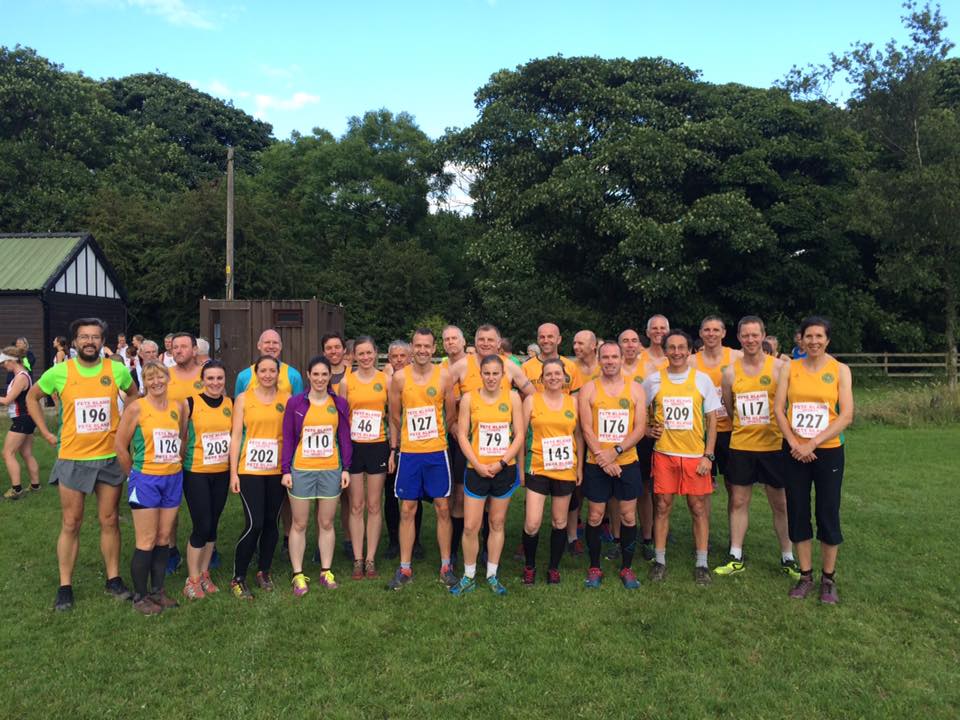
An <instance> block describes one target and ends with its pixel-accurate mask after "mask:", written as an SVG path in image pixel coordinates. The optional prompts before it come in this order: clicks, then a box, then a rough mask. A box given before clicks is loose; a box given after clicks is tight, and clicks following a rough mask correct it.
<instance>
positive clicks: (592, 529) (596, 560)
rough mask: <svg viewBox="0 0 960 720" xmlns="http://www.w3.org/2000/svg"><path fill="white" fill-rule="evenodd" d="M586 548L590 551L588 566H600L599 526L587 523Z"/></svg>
mask: <svg viewBox="0 0 960 720" xmlns="http://www.w3.org/2000/svg"><path fill="white" fill-rule="evenodd" d="M584 534H585V535H586V536H587V549H588V550H589V551H590V567H600V526H599V525H590V524H589V523H588V524H587V531H586V533H584Z"/></svg>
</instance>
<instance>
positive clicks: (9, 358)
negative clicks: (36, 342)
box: [0, 345, 26, 372]
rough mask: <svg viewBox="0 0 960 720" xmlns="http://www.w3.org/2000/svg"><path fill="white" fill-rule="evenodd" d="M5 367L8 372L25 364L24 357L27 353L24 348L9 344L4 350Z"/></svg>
mask: <svg viewBox="0 0 960 720" xmlns="http://www.w3.org/2000/svg"><path fill="white" fill-rule="evenodd" d="M0 353H3V355H2V357H3V369H4V370H6V371H7V372H16V371H17V370H19V369H20V367H21V366H22V365H23V357H24V355H26V353H25V352H24V350H23V348H20V347H17V346H16V345H7V347H5V348H4V349H3V350H0Z"/></svg>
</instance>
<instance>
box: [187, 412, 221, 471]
mask: <svg viewBox="0 0 960 720" xmlns="http://www.w3.org/2000/svg"><path fill="white" fill-rule="evenodd" d="M232 428H233V401H232V400H231V399H230V398H228V397H226V396H224V398H223V402H221V403H220V407H215V408H214V407H210V406H209V405H207V403H205V402H204V401H203V398H201V397H199V396H197V397H195V398H194V399H193V412H192V413H191V414H190V420H189V422H188V423H187V452H186V455H184V458H183V469H184V470H188V471H190V472H194V473H219V472H225V471H226V470H229V469H230V431H231V430H232Z"/></svg>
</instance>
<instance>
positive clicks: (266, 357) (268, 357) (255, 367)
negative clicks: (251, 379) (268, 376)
mask: <svg viewBox="0 0 960 720" xmlns="http://www.w3.org/2000/svg"><path fill="white" fill-rule="evenodd" d="M264 360H270V361H271V362H274V363H276V364H277V372H280V361H279V360H277V359H276V358H275V357H273V356H272V355H261V356H260V357H258V358H257V360H256V362H255V363H253V372H254V373H256V372H257V370H259V369H260V363H262V362H263V361H264Z"/></svg>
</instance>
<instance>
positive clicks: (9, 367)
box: [0, 345, 40, 500]
mask: <svg viewBox="0 0 960 720" xmlns="http://www.w3.org/2000/svg"><path fill="white" fill-rule="evenodd" d="M22 352H23V351H22V350H21V349H20V348H18V347H16V346H13V345H11V346H9V347H5V348H4V349H3V351H2V352H0V362H2V363H3V367H4V368H5V369H6V371H7V372H8V373H10V374H12V375H13V380H11V381H10V382H9V383H8V384H7V392H6V395H4V396H3V397H0V405H6V406H7V415H9V416H10V430H9V431H8V432H7V436H6V438H4V441H3V462H4V464H6V466H7V474H8V475H10V489H9V490H7V491H6V492H5V493H4V494H3V497H4V498H6V499H7V500H18V499H19V498H20V497H22V496H23V495H24V490H23V485H22V484H21V483H20V461H19V460H17V453H19V454H20V457H22V458H23V462H24V464H25V465H26V466H27V472H28V473H29V475H30V490H31V491H32V492H35V491H37V490H39V489H40V466H39V465H38V464H37V461H36V459H35V458H34V457H33V431H34V429H36V424H35V423H34V422H33V420H32V419H31V418H30V415H29V414H28V413H27V392H28V391H29V390H30V386H31V385H33V380H31V378H30V373H29V372H27V369H26V366H25V365H24V364H23V360H24V358H23V355H22Z"/></svg>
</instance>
